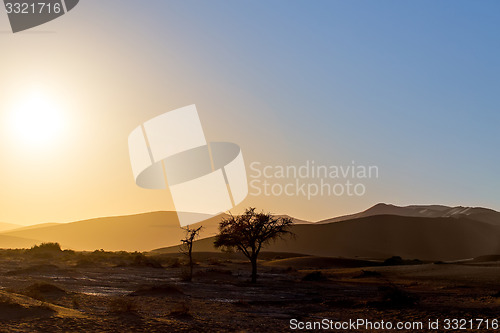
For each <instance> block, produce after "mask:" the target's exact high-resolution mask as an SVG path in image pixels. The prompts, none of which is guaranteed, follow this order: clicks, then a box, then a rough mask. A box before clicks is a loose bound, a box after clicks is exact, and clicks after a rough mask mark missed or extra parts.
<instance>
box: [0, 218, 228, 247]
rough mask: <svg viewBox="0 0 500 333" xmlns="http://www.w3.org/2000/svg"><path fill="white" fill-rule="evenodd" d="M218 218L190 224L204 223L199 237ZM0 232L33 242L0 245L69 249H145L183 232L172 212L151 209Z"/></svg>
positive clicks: (171, 241) (205, 234)
mask: <svg viewBox="0 0 500 333" xmlns="http://www.w3.org/2000/svg"><path fill="white" fill-rule="evenodd" d="M222 217H223V215H222V216H218V217H214V218H211V219H208V220H206V221H203V222H201V223H198V224H194V225H193V227H197V226H199V225H203V226H204V229H203V230H202V233H201V236H202V237H209V236H212V235H215V234H216V232H217V228H218V223H219V221H220V219H221V218H222ZM1 235H5V236H10V237H18V238H22V239H26V238H27V239H35V240H36V241H33V242H32V243H29V242H28V243H27V244H26V242H24V243H23V245H22V246H6V245H3V244H2V243H0V247H30V246H32V245H34V244H35V243H40V242H59V243H60V244H61V246H62V247H63V248H70V249H73V250H87V251H93V250H96V249H104V250H108V251H122V250H123V251H149V250H152V249H155V248H158V247H163V246H169V245H175V244H178V243H179V241H180V239H181V238H182V237H183V236H184V232H183V231H182V230H181V228H180V226H179V222H178V220H177V214H176V213H175V212H152V213H144V214H137V215H127V216H116V217H103V218H96V219H90V220H84V221H77V222H71V223H58V224H45V225H42V226H39V227H37V226H36V225H35V226H32V227H28V228H21V229H19V230H12V231H7V232H4V233H2V234H1ZM11 244H13V243H12V242H11ZM14 245H15V244H14Z"/></svg>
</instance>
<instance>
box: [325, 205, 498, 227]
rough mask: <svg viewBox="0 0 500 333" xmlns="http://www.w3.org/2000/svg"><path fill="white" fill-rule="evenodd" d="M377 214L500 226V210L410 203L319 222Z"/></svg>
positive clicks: (372, 208) (376, 208)
mask: <svg viewBox="0 0 500 333" xmlns="http://www.w3.org/2000/svg"><path fill="white" fill-rule="evenodd" d="M376 215H397V216H408V217H430V218H437V217H452V218H468V219H471V220H475V221H479V222H484V223H488V224H492V225H496V226H500V212H497V211H495V210H493V209H488V208H482V207H462V206H458V207H448V206H442V205H410V206H404V207H401V206H395V205H391V204H385V203H379V204H376V205H375V206H373V207H370V208H368V209H367V210H365V211H363V212H360V213H356V214H351V215H345V216H340V217H335V218H331V219H327V220H323V221H319V222H317V223H320V224H322V223H332V222H340V221H346V220H352V219H356V218H361V217H368V216H376Z"/></svg>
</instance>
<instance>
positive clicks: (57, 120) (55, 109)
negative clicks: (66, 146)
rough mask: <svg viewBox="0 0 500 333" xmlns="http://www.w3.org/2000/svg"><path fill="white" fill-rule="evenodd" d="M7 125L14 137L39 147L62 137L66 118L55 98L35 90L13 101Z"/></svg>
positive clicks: (51, 143)
mask: <svg viewBox="0 0 500 333" xmlns="http://www.w3.org/2000/svg"><path fill="white" fill-rule="evenodd" d="M7 125H8V129H9V131H10V132H11V135H12V136H13V139H16V140H20V141H22V143H24V144H28V145H31V146H37V147H39V146H48V145H53V144H55V143H56V142H57V140H58V139H61V137H62V134H63V130H64V125H65V119H64V113H63V112H62V110H61V108H60V106H59V105H58V104H57V103H56V102H55V100H54V99H52V98H51V97H50V96H49V95H47V94H43V93H40V92H33V93H30V94H29V95H24V96H22V98H21V99H20V100H19V101H17V102H15V103H13V105H12V106H11V108H10V116H9V119H8V124H7Z"/></svg>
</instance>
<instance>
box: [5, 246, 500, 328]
mask: <svg viewBox="0 0 500 333" xmlns="http://www.w3.org/2000/svg"><path fill="white" fill-rule="evenodd" d="M195 260H196V266H195V268H194V278H193V280H192V281H191V282H186V281H185V277H186V274H187V267H186V266H185V261H186V258H185V256H184V255H183V254H180V253H178V254H175V253H174V254H157V253H138V252H135V253H129V252H106V251H94V252H74V251H70V250H66V251H60V250H58V249H50V248H49V249H43V248H38V249H37V248H35V249H32V250H0V272H1V274H0V286H1V288H2V289H1V291H0V321H1V323H2V325H1V326H0V331H2V332H288V331H292V330H291V329H290V320H293V319H296V320H297V321H302V322H308V321H309V322H314V321H320V320H322V319H324V318H326V319H329V320H333V321H335V322H337V321H348V320H349V319H351V320H355V319H360V318H363V319H368V320H371V321H380V320H384V321H386V322H387V321H391V322H394V323H396V322H399V321H401V322H403V321H404V322H407V321H414V322H416V321H418V322H423V323H427V322H428V321H429V320H436V319H439V320H441V321H443V320H444V319H446V318H449V319H466V320H469V319H473V320H475V319H490V320H493V319H496V318H498V315H499V313H500V298H499V297H500V283H499V277H500V256H485V257H480V258H476V259H471V260H465V261H458V262H422V261H419V260H413V259H409V260H408V259H401V258H399V257H394V258H390V259H387V260H382V259H380V260H376V259H368V258H365V259H360V258H356V259H346V258H326V257H314V256H304V255H300V254H292V253H270V252H266V253H262V255H261V260H260V262H259V280H258V282H257V283H256V284H251V283H250V282H249V275H250V265H249V263H248V262H247V261H246V260H245V258H243V257H242V256H240V255H238V254H230V253H195ZM483 328H484V327H483ZM339 331H342V332H350V331H352V332H361V331H369V330H350V329H346V330H339ZM379 331H384V330H379ZM402 331H405V330H402ZM406 331H408V332H412V331H413V332H414V331H416V330H412V329H409V330H406ZM422 331H430V330H427V329H424V330H422ZM440 331H444V330H440ZM449 331H451V330H449ZM476 331H481V329H479V330H476ZM484 331H487V330H484Z"/></svg>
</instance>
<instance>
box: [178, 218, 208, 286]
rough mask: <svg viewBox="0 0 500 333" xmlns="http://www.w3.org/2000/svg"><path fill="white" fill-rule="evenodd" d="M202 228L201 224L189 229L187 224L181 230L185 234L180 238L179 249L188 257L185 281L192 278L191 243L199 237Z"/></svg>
mask: <svg viewBox="0 0 500 333" xmlns="http://www.w3.org/2000/svg"><path fill="white" fill-rule="evenodd" d="M202 228H203V226H200V227H198V228H196V229H191V228H190V227H189V226H187V227H183V228H182V230H184V231H185V232H186V235H185V236H184V238H183V239H181V242H182V245H181V251H182V253H184V254H185V255H187V256H188V258H189V275H188V276H187V277H186V280H187V281H191V280H192V279H193V265H194V263H193V243H194V241H195V239H196V238H198V237H199V235H200V231H201V229H202Z"/></svg>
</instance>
